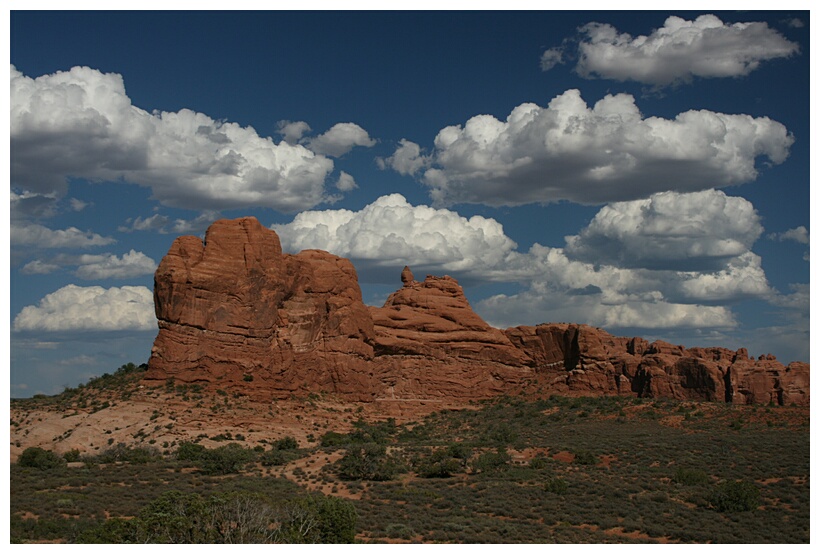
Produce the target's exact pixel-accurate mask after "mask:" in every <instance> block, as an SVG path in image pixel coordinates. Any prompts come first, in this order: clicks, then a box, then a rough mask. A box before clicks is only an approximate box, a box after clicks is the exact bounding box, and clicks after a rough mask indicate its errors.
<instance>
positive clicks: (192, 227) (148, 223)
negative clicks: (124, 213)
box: [118, 210, 221, 235]
mask: <svg viewBox="0 0 820 554" xmlns="http://www.w3.org/2000/svg"><path fill="white" fill-rule="evenodd" d="M220 217H221V216H220V213H219V212H217V211H213V210H206V211H204V212H202V213H200V214H199V215H198V216H196V217H195V218H193V219H175V220H173V221H172V220H171V218H170V217H168V216H165V215H162V214H154V215H152V216H150V217H145V218H144V217H141V216H137V217H135V218H128V219H127V220H126V221H125V223H126V225H120V226H119V227H118V230H119V231H120V232H123V233H131V232H133V231H155V232H157V233H159V234H161V235H165V234H168V233H173V234H176V235H181V234H183V235H191V234H193V235H199V234H202V233H203V232H204V231H205V230H206V229H207V228H208V226H209V225H210V224H211V223H213V222H214V221H216V220H217V219H219V218H220Z"/></svg>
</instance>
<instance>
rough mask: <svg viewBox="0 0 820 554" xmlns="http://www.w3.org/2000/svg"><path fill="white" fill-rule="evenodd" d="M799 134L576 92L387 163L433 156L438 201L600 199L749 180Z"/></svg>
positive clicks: (479, 120) (458, 128)
mask: <svg viewBox="0 0 820 554" xmlns="http://www.w3.org/2000/svg"><path fill="white" fill-rule="evenodd" d="M793 142H794V138H793V137H792V136H791V135H790V134H789V132H788V131H787V130H786V127H785V126H783V125H782V124H780V123H778V122H776V121H772V120H771V119H769V118H766V117H758V118H754V117H751V116H748V115H727V114H722V113H715V112H710V111H707V110H697V111H696V110H692V111H688V112H684V113H681V114H679V115H678V116H676V117H675V119H671V120H670V119H663V118H660V117H646V118H644V117H643V116H642V115H641V113H640V111H639V110H638V107H637V106H636V105H635V100H634V98H633V97H632V96H631V95H628V94H618V95H615V96H612V95H607V96H605V97H604V98H603V99H601V100H599V101H598V102H597V103H595V105H594V106H592V107H589V106H587V104H586V103H585V102H584V100H583V99H582V98H581V95H580V92H579V91H577V90H568V91H566V92H564V93H563V94H561V95H559V96H557V97H555V98H554V99H553V100H552V101H551V102H550V103H549V105H548V106H547V107H546V108H542V107H540V106H537V105H535V104H529V103H528V104H521V105H520V106H517V107H516V108H514V109H513V110H512V112H511V113H510V114H509V116H508V117H507V119H506V120H505V121H499V120H498V119H496V118H495V117H493V116H489V115H479V116H475V117H473V118H471V119H469V120H468V121H467V122H466V123H465V124H464V125H463V126H462V125H453V126H450V127H445V128H444V129H442V130H441V131H439V133H438V135H437V136H436V138H435V147H436V148H435V151H434V152H433V153H432V154H431V157H430V159H429V161H428V160H426V159H425V158H423V157H422V156H421V155H420V153H419V154H418V155H416V154H415V151H414V150H411V147H412V146H413V145H412V143H408V144H404V143H403V144H402V145H401V146H400V147H399V149H397V151H396V154H394V157H395V158H396V160H394V161H393V162H388V161H385V162H384V165H389V166H395V167H397V168H399V170H400V171H404V172H406V173H409V172H412V171H414V170H417V169H418V168H419V167H421V164H425V163H429V165H430V167H429V168H428V169H427V170H426V171H425V172H424V174H423V181H424V183H425V184H426V185H427V186H428V187H430V189H431V196H432V198H433V201H434V202H435V203H436V204H444V205H451V204H457V203H481V204H488V205H492V206H502V205H508V206H511V205H521V204H528V203H538V202H541V203H545V202H556V201H559V200H570V201H573V202H579V203H585V204H597V203H604V202H613V201H619V200H632V199H635V198H643V197H646V196H649V195H650V194H653V193H655V192H661V191H665V190H675V191H679V192H691V191H697V190H703V189H706V188H714V187H724V186H728V185H736V184H741V183H745V182H749V181H752V180H754V179H755V178H756V177H757V168H756V167H755V163H756V161H757V160H758V159H759V158H764V157H765V158H768V159H769V161H770V162H771V163H775V164H779V163H782V162H783V161H785V159H786V158H787V157H788V154H789V148H790V147H791V145H792V143H793ZM399 159H400V160H401V164H399V163H398V161H397V160H399ZM388 160H389V159H388ZM401 168H404V169H401Z"/></svg>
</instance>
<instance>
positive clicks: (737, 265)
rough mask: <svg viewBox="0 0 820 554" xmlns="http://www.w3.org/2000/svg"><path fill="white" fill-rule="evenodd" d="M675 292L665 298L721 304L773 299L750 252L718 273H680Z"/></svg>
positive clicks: (759, 266) (759, 267)
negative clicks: (755, 299) (749, 299)
mask: <svg viewBox="0 0 820 554" xmlns="http://www.w3.org/2000/svg"><path fill="white" fill-rule="evenodd" d="M677 289H678V290H677V291H674V290H673V291H671V292H670V293H668V295H667V296H669V297H675V296H676V295H677V294H680V295H681V298H682V299H697V300H698V301H700V302H708V303H724V302H735V301H737V300H742V299H745V298H763V299H766V300H771V299H772V296H773V295H774V291H773V290H772V288H771V287H770V286H769V281H768V279H766V273H765V272H764V271H763V267H762V266H761V265H760V256H758V255H757V254H755V253H753V252H745V253H743V254H741V255H740V256H737V257H736V258H733V259H731V260H730V261H729V263H728V264H727V265H726V267H725V268H723V269H721V270H719V271H715V272H703V273H696V272H686V273H681V274H680V283H679V284H678V286H677Z"/></svg>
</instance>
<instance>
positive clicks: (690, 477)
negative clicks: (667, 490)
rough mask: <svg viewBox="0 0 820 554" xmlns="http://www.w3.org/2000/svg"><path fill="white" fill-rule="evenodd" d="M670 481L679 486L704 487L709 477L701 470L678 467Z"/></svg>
mask: <svg viewBox="0 0 820 554" xmlns="http://www.w3.org/2000/svg"><path fill="white" fill-rule="evenodd" d="M672 481H673V482H675V483H678V484H679V485H688V486H692V485H705V484H707V483H708V482H709V476H708V475H707V474H706V472H705V471H703V470H702V469H689V468H686V467H679V468H677V469H676V470H675V475H674V476H673V477H672Z"/></svg>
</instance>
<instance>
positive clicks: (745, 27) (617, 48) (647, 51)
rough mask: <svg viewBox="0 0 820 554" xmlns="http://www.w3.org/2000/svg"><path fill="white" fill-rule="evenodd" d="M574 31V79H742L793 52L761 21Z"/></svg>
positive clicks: (658, 82)
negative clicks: (642, 31)
mask: <svg viewBox="0 0 820 554" xmlns="http://www.w3.org/2000/svg"><path fill="white" fill-rule="evenodd" d="M579 31H580V34H581V38H580V40H579V42H578V64H577V66H576V68H575V69H576V71H577V73H578V74H579V75H581V76H582V77H587V78H594V77H600V78H605V79H615V80H618V81H638V82H641V83H645V84H648V85H654V86H656V87H662V86H668V85H674V84H678V83H685V82H689V81H691V80H692V79H693V78H695V77H701V78H716V77H742V76H745V75H748V74H749V73H751V72H752V71H754V70H756V69H758V68H759V67H760V65H761V63H763V62H766V61H769V60H774V59H777V58H787V57H789V56H792V55H794V54H796V53H797V52H798V51H799V46H798V45H797V44H796V43H794V42H791V41H789V40H788V39H786V37H784V36H783V35H782V34H780V33H779V32H777V31H776V30H774V29H772V28H770V27H769V26H768V25H767V24H766V23H764V22H748V23H731V24H730V23H724V22H723V21H721V20H720V19H719V18H718V17H716V16H714V15H702V16H699V17H698V18H696V19H695V20H694V21H688V20H685V19H682V18H680V17H677V16H671V17H669V18H667V19H666V21H665V23H664V25H663V27H661V28H659V29H654V30H653V31H652V32H651V33H650V34H649V35H641V36H638V37H632V36H631V35H630V34H628V33H619V32H618V30H617V29H616V28H615V27H613V26H612V25H608V24H605V23H589V24H587V25H584V26H583V27H581V28H580V29H579Z"/></svg>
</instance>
